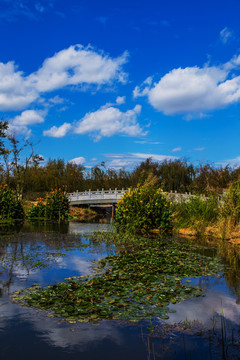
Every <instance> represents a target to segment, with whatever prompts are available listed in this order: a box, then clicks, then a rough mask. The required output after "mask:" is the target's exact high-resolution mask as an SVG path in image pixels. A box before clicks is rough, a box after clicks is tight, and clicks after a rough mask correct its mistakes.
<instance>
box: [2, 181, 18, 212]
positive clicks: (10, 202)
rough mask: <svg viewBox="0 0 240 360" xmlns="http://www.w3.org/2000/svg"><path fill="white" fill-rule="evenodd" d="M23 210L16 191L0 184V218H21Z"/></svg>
mask: <svg viewBox="0 0 240 360" xmlns="http://www.w3.org/2000/svg"><path fill="white" fill-rule="evenodd" d="M23 218H24V210H23V206H22V203H21V201H20V200H19V198H18V194H17V193H16V191H13V190H11V189H10V188H9V187H8V186H7V184H5V185H1V186H0V219H23Z"/></svg>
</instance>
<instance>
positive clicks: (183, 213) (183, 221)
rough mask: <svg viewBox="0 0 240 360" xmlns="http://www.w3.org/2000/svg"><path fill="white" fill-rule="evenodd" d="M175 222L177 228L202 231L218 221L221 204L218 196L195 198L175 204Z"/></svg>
mask: <svg viewBox="0 0 240 360" xmlns="http://www.w3.org/2000/svg"><path fill="white" fill-rule="evenodd" d="M175 212H176V215H175V222H176V226H177V227H190V228H193V229H195V230H202V228H203V227H206V226H207V225H210V224H212V223H214V222H215V221H217V219H218V214H219V202H218V198H217V196H210V197H209V198H205V197H201V196H193V197H191V198H189V199H188V200H187V201H183V202H180V203H177V204H175Z"/></svg>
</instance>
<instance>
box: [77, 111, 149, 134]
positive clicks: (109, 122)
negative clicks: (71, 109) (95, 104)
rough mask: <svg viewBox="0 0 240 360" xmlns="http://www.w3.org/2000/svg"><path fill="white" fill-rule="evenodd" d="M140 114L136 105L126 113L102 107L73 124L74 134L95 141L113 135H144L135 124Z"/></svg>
mask: <svg viewBox="0 0 240 360" xmlns="http://www.w3.org/2000/svg"><path fill="white" fill-rule="evenodd" d="M140 112H141V106H140V105H136V106H135V107H134V109H132V110H127V111H126V112H122V111H120V110H119V109H118V108H116V107H113V106H110V105H109V106H108V107H106V106H103V107H102V108H100V109H99V110H97V111H94V112H90V113H87V114H86V115H85V116H84V117H83V118H82V119H81V120H80V121H79V122H78V123H76V124H75V128H74V132H75V133H76V134H87V133H90V134H92V135H93V137H94V138H95V140H100V139H101V138H102V137H110V136H113V135H115V134H125V135H129V136H139V135H144V132H143V130H142V129H141V127H140V125H139V124H138V122H137V116H138V115H139V114H140Z"/></svg>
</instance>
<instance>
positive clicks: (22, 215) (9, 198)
mask: <svg viewBox="0 0 240 360" xmlns="http://www.w3.org/2000/svg"><path fill="white" fill-rule="evenodd" d="M98 218H99V213H97V212H96V211H94V210H92V209H90V208H82V207H76V206H69V203H68V199H67V192H66V187H64V186H63V187H61V188H56V189H54V190H52V191H51V192H50V193H48V194H47V196H46V198H45V199H44V198H38V199H37V200H36V201H27V200H20V199H19V195H18V194H17V192H16V191H15V190H12V189H11V188H10V187H9V186H8V185H7V184H2V185H1V186H0V222H1V223H4V222H11V221H14V220H24V219H26V220H29V221H32V220H37V219H41V220H53V221H68V220H76V221H83V222H87V221H93V220H95V219H96V220H97V219H98ZM115 226H116V227H117V229H118V231H119V232H127V233H129V235H132V234H133V235H141V236H146V237H149V236H150V237H153V236H155V237H158V236H159V235H164V234H170V233H173V234H177V235H179V236H183V237H200V236H206V237H209V238H213V239H216V241H219V240H228V241H230V242H233V243H235V244H240V181H235V182H233V183H231V184H230V186H229V187H228V188H227V189H226V190H225V193H224V195H223V196H221V197H220V198H219V196H218V194H211V195H210V196H208V197H206V196H199V195H193V196H191V197H189V198H187V199H185V200H181V201H178V200H174V198H173V197H172V196H171V198H170V199H169V198H168V196H167V193H166V192H164V191H163V189H162V188H159V187H158V179H157V178H156V177H155V176H152V175H150V176H149V177H148V179H147V180H146V181H145V182H144V184H143V185H138V186H136V187H134V188H130V190H129V191H128V192H127V193H126V194H125V195H124V196H123V197H122V199H121V200H120V201H119V202H118V204H117V207H116V215H115Z"/></svg>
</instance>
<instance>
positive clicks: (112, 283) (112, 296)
mask: <svg viewBox="0 0 240 360" xmlns="http://www.w3.org/2000/svg"><path fill="white" fill-rule="evenodd" d="M146 243H147V246H146V247H143V246H142V247H141V248H140V249H138V250H137V251H133V252H131V253H130V252H128V251H120V252H119V253H117V254H116V255H114V256H109V257H107V258H104V259H102V260H100V261H98V262H97V267H96V269H95V270H96V274H95V275H91V276H83V277H74V278H69V279H66V280H65V282H62V283H58V284H56V285H52V286H47V287H45V288H44V287H39V286H33V287H30V288H28V289H26V290H25V291H23V292H18V293H15V294H14V296H13V300H14V301H15V302H20V303H21V304H23V305H27V306H31V307H37V308H40V309H45V310H51V311H52V313H53V314H54V315H56V316H61V317H63V318H65V319H66V320H68V321H70V322H75V321H80V322H82V321H98V320H100V319H126V320H131V321H138V320H141V319H146V318H151V317H153V316H159V317H162V318H167V312H169V309H168V308H167V305H168V304H169V303H176V302H179V301H182V300H185V299H187V298H191V297H195V296H203V295H204V292H203V290H202V289H201V288H199V287H195V286H193V285H191V284H189V283H187V282H184V281H183V279H184V278H186V277H199V276H210V275H214V276H220V275H219V271H221V270H222V267H221V264H220V263H219V260H218V259H217V258H215V259H212V258H209V257H206V256H204V255H201V254H199V253H197V252H194V250H195V251H196V248H195V247H192V246H191V247H190V246H189V245H186V244H184V245H183V244H179V243H177V242H173V241H168V242H167V241H158V242H156V241H152V242H151V246H150V243H149V241H147V242H146Z"/></svg>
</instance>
